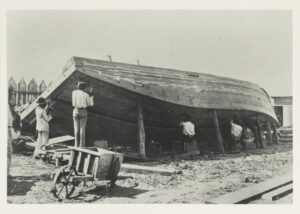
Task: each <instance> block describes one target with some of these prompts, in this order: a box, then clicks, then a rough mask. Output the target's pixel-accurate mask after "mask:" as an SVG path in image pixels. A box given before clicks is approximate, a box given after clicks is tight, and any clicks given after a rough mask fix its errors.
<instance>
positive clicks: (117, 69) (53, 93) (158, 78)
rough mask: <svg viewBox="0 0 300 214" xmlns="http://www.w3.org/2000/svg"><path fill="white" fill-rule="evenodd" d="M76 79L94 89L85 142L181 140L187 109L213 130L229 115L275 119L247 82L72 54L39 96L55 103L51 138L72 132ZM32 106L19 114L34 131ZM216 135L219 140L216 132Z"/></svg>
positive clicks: (262, 95)
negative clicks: (180, 130) (93, 102)
mask: <svg viewBox="0 0 300 214" xmlns="http://www.w3.org/2000/svg"><path fill="white" fill-rule="evenodd" d="M78 79H82V80H85V81H86V82H87V83H88V85H89V86H90V87H93V88H94V92H95V105H94V106H93V107H91V108H89V109H88V111H89V115H88V123H87V128H86V136H87V142H88V143H87V144H88V145H87V146H92V145H91V143H92V142H93V141H95V140H99V139H105V140H108V142H109V143H110V144H113V145H121V146H124V145H125V146H130V147H132V148H135V149H137V150H138V151H139V153H140V154H141V155H143V156H145V144H146V143H148V142H149V141H150V140H156V141H159V142H163V143H164V142H171V141H173V140H176V139H180V133H179V131H178V129H179V127H178V123H179V121H180V118H181V116H182V115H184V114H186V113H188V114H190V115H191V117H192V121H193V122H194V123H195V125H196V127H197V128H210V127H212V128H214V127H216V129H217V132H218V133H221V132H222V128H223V127H224V126H226V125H227V124H228V121H229V120H230V119H231V118H232V117H233V116H238V117H241V118H262V119H264V120H268V121H270V122H271V123H272V124H278V121H277V118H276V116H275V113H274V110H273V106H272V104H271V102H270V98H269V95H268V94H267V92H266V91H265V90H264V89H262V88H261V87H259V86H258V85H256V84H253V83H250V82H247V81H240V80H235V79H231V78H226V77H218V76H214V75H210V74H202V73H198V72H189V71H180V70H174V69H164V68H156V67H150V66H141V65H133V64H125V63H118V62H110V61H103V60H94V59H87V58H81V57H72V58H71V59H70V60H69V61H68V63H67V65H66V66H65V67H64V69H63V72H62V74H61V75H60V77H59V78H58V79H57V80H56V81H55V82H53V84H51V85H50V86H49V88H47V89H46V90H45V91H44V92H43V93H42V94H41V95H40V96H41V97H44V98H46V99H51V100H53V101H54V103H55V104H54V106H53V107H54V109H55V112H54V115H53V116H54V117H53V120H52V121H51V123H50V127H51V131H50V136H51V137H55V136H60V135H73V119H72V110H73V107H72V103H71V100H72V99H71V95H72V91H73V90H74V89H76V83H77V80H78ZM36 106H37V104H36V101H34V102H33V103H32V104H31V105H30V106H29V107H28V108H27V109H26V110H25V111H24V112H22V114H21V119H22V121H23V124H24V128H25V130H26V131H28V132H34V127H35V113H34V109H35V108H36ZM220 130H221V131H220ZM196 133H197V130H196ZM214 133H216V132H214ZM217 140H218V142H219V143H220V142H221V140H222V139H221V135H220V136H219V135H218V136H217Z"/></svg>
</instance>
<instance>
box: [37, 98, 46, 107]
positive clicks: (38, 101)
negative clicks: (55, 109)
mask: <svg viewBox="0 0 300 214" xmlns="http://www.w3.org/2000/svg"><path fill="white" fill-rule="evenodd" d="M37 104H38V105H43V104H46V99H45V98H43V97H40V98H39V99H38V100H37Z"/></svg>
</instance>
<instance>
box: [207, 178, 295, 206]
mask: <svg viewBox="0 0 300 214" xmlns="http://www.w3.org/2000/svg"><path fill="white" fill-rule="evenodd" d="M292 182H293V176H292V174H287V175H283V176H280V177H276V178H273V179H271V180H268V181H265V182H262V183H259V184H255V185H252V186H249V187H246V188H242V189H239V190H237V191H235V192H232V193H229V194H226V195H221V196H220V197H217V198H214V199H211V200H208V201H206V202H205V203H207V204H242V203H247V202H249V201H251V200H254V199H257V198H259V197H261V195H263V194H265V193H267V192H270V191H273V190H275V189H277V188H279V187H282V186H284V185H287V184H290V183H292Z"/></svg>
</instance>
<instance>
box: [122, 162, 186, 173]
mask: <svg viewBox="0 0 300 214" xmlns="http://www.w3.org/2000/svg"><path fill="white" fill-rule="evenodd" d="M121 171H123V172H127V173H141V174H152V173H157V174H161V175H168V176H169V175H174V174H180V173H182V172H181V171H176V170H169V169H161V168H158V167H150V166H140V165H136V164H124V163H123V164H122V166H121Z"/></svg>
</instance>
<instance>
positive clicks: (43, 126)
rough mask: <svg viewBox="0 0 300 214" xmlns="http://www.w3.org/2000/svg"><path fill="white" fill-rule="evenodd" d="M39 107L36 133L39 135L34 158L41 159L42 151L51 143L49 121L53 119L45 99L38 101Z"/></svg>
mask: <svg viewBox="0 0 300 214" xmlns="http://www.w3.org/2000/svg"><path fill="white" fill-rule="evenodd" d="M37 103H38V107H36V110H35V114H36V131H37V134H38V138H37V144H36V147H35V150H34V154H33V157H34V158H39V155H40V154H41V153H42V150H45V149H46V146H47V144H48V142H49V121H50V120H51V119H52V116H51V114H50V113H48V108H49V106H48V104H47V102H46V100H45V98H43V97H40V98H39V99H38V100H37Z"/></svg>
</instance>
